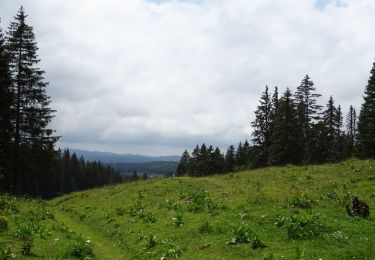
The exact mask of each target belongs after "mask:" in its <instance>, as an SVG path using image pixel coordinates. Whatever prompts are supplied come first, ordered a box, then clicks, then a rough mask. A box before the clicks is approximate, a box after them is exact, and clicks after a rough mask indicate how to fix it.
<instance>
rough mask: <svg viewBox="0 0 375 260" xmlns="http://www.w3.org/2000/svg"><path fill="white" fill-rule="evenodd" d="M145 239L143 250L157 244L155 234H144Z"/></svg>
mask: <svg viewBox="0 0 375 260" xmlns="http://www.w3.org/2000/svg"><path fill="white" fill-rule="evenodd" d="M145 240H146V245H145V248H144V249H145V250H149V249H151V248H153V247H155V246H156V245H157V244H158V240H157V239H156V236H155V235H153V234H151V235H148V236H145Z"/></svg>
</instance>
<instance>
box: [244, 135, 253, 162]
mask: <svg viewBox="0 0 375 260" xmlns="http://www.w3.org/2000/svg"><path fill="white" fill-rule="evenodd" d="M243 150H244V153H245V164H246V165H248V164H249V163H250V160H251V159H250V145H249V142H248V141H247V140H246V141H245V143H244V145H243Z"/></svg>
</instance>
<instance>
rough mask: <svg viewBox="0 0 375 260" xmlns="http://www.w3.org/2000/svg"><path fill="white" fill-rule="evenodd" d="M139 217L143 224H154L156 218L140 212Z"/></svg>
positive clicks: (149, 213) (148, 213) (150, 214)
mask: <svg viewBox="0 0 375 260" xmlns="http://www.w3.org/2000/svg"><path fill="white" fill-rule="evenodd" d="M139 217H140V218H141V219H142V220H143V221H144V222H145V223H155V222H156V217H155V216H154V214H152V213H151V212H145V211H142V212H141V213H140V215H139Z"/></svg>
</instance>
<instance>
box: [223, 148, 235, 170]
mask: <svg viewBox="0 0 375 260" xmlns="http://www.w3.org/2000/svg"><path fill="white" fill-rule="evenodd" d="M235 163H236V154H235V150H234V146H233V145H230V146H229V148H228V150H227V153H226V155H225V172H233V170H234V165H235Z"/></svg>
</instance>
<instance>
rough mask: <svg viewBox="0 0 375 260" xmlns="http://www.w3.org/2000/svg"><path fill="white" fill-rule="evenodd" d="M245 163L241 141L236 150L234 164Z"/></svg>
mask: <svg viewBox="0 0 375 260" xmlns="http://www.w3.org/2000/svg"><path fill="white" fill-rule="evenodd" d="M245 163H246V154H245V151H244V148H243V145H242V142H240V143H239V144H238V147H237V152H236V165H244V164H245Z"/></svg>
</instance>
